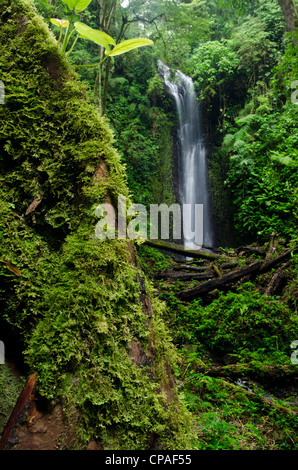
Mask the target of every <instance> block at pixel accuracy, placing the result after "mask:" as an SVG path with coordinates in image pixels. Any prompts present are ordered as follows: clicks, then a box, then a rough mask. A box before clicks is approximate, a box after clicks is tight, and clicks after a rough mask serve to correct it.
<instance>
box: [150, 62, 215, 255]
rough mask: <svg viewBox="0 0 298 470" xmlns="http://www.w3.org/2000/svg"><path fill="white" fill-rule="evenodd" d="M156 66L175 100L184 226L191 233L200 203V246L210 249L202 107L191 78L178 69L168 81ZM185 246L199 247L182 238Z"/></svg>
mask: <svg viewBox="0 0 298 470" xmlns="http://www.w3.org/2000/svg"><path fill="white" fill-rule="evenodd" d="M158 65H159V72H160V73H161V75H162V76H163V79H164V82H165V84H166V86H167V89H168V91H169V93H170V94H171V95H172V96H173V98H174V99H175V102H176V107H177V113H178V116H179V132H178V137H179V166H178V168H179V196H180V203H181V204H182V205H184V204H191V208H192V212H191V213H185V211H184V212H183V217H184V224H185V225H186V226H187V227H189V229H191V230H194V211H195V204H203V245H208V246H212V230H211V217H210V208H209V197H208V184H207V183H208V179H207V178H208V175H207V166H206V147H205V143H204V134H203V126H202V112H201V106H200V104H198V102H197V98H196V94H195V91H194V84H193V81H192V79H191V78H190V77H187V76H186V75H184V74H183V73H182V72H180V71H179V70H177V71H175V76H174V78H171V76H172V75H173V74H172V73H171V70H170V68H169V67H167V66H166V65H165V64H163V63H162V62H161V61H159V64H158ZM185 219H189V220H185ZM184 245H185V246H187V247H189V248H192V249H198V248H199V247H198V246H197V243H195V241H194V238H193V239H191V240H187V239H186V238H185V237H184Z"/></svg>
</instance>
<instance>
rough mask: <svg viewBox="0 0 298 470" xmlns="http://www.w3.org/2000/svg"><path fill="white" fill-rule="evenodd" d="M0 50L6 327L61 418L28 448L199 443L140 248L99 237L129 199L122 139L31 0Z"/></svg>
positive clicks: (8, 21)
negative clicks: (102, 211) (105, 206)
mask: <svg viewBox="0 0 298 470" xmlns="http://www.w3.org/2000/svg"><path fill="white" fill-rule="evenodd" d="M0 48H1V54H0V70H1V76H0V80H2V82H3V83H4V86H5V103H4V104H1V105H0V127H1V134H0V152H1V153H0V159H1V169H0V242H1V264H0V281H1V288H0V308H1V316H0V331H1V330H2V331H4V329H5V331H9V332H10V334H12V333H13V334H14V338H16V340H17V341H18V342H19V343H20V344H21V349H22V351H23V356H24V360H25V363H26V364H27V365H28V374H29V373H34V374H36V392H37V398H38V400H37V407H35V411H34V416H35V418H36V417H38V416H44V415H46V416H49V417H50V418H51V416H54V418H53V419H54V421H55V419H56V418H57V416H59V420H60V419H61V422H60V421H59V425H58V426H56V428H55V429H56V431H55V432H56V434H55V436H54V438H53V439H52V437H53V435H52V434H51V439H52V440H51V439H47V437H49V434H50V433H51V432H52V431H51V430H50V429H47V428H43V430H42V431H40V432H39V431H36V432H37V433H39V434H38V445H37V444H36V443H35V441H34V439H33V436H34V435H35V434H34V432H33V433H31V435H32V439H31V438H30V433H29V434H28V433H27V434H26V426H29V425H30V424H31V425H32V423H33V421H32V419H33V417H32V416H31V418H30V417H29V418H30V419H31V421H30V420H29V422H28V421H27V425H25V426H24V425H23V426H22V428H21V431H20V432H19V433H18V437H19V439H20V440H21V442H19V443H18V444H17V443H15V446H18V445H19V448H28V449H30V448H33V449H34V448H55V447H56V446H57V445H58V446H60V448H85V447H86V446H87V445H88V442H90V441H91V440H92V442H97V446H99V448H104V449H117V448H122V449H147V448H149V447H150V446H155V447H159V448H164V449H167V448H168V449H184V448H188V447H189V445H190V444H189V439H190V432H189V429H190V423H189V417H188V414H187V413H186V412H185V410H184V408H183V405H182V404H181V402H180V399H179V397H178V394H177V391H176V388H175V383H174V379H173V377H172V370H173V369H174V368H175V366H176V360H177V358H176V353H175V351H174V350H173V348H172V346H171V342H170V338H169V335H168V332H167V330H166V328H165V326H164V324H163V321H162V315H163V313H164V312H163V306H162V305H160V304H159V303H157V302H156V301H155V300H151V299H150V295H149V294H148V286H147V281H146V280H145V279H144V276H143V274H142V273H141V272H140V271H139V269H138V266H137V262H136V260H135V255H134V250H133V247H132V245H129V244H127V243H126V241H121V240H105V241H99V240H97V239H96V238H95V236H94V233H95V225H96V223H97V219H96V217H95V208H96V207H97V205H98V204H100V203H102V202H104V201H110V202H112V203H114V204H115V206H116V201H117V197H118V195H119V194H122V195H125V196H127V194H128V191H127V187H126V181H125V172H124V170H123V167H122V165H121V162H120V159H119V156H118V154H117V152H116V151H115V150H114V148H113V136H112V133H111V131H110V129H109V127H108V125H107V123H106V122H105V120H104V119H103V118H101V117H99V115H98V113H97V110H96V108H95V107H94V106H93V105H92V104H91V103H89V102H88V94H87V90H86V89H85V87H84V85H82V84H81V83H80V82H79V81H78V79H77V77H76V75H75V73H74V71H73V69H72V67H71V65H70V64H69V63H68V61H67V60H66V59H65V58H64V57H63V56H62V54H61V53H60V51H59V49H58V47H57V44H56V40H55V38H54V37H53V35H52V34H51V32H50V31H49V30H48V27H47V26H46V25H45V24H44V23H43V21H42V19H41V18H40V17H39V16H38V15H37V13H36V11H35V9H34V7H33V4H32V2H31V1H29V0H2V1H1V5H0ZM149 290H150V288H149ZM9 337H10V338H11V337H12V336H9ZM7 338H8V337H7ZM1 339H3V340H4V341H5V338H1ZM7 346H8V345H7ZM9 347H10V349H13V345H12V344H10V345H9ZM40 403H42V404H43V409H41V408H40ZM45 404H46V405H45ZM45 410H46V411H45ZM52 410H55V411H54V413H52ZM57 410H58V411H57ZM65 411H66V412H68V413H67V414H68V420H69V421H68V422H67V421H66V422H65V421H64V415H65ZM31 412H32V410H31ZM45 413H46V414H45ZM72 417H73V419H72ZM57 419H58V418H57ZM61 423H64V425H65V423H66V428H65V427H64V425H63V426H62V424H61ZM72 427H73V428H72ZM24 433H25V434H26V435H25V434H24ZM69 435H71V439H69ZM28 436H29V437H28ZM35 436H36V435H35ZM63 436H64V437H63ZM22 439H23V441H24V444H23V446H22ZM57 439H58V441H59V443H58V444H57V442H58V441H57ZM90 448H92V445H91V447H90Z"/></svg>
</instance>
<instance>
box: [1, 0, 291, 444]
mask: <svg viewBox="0 0 298 470" xmlns="http://www.w3.org/2000/svg"><path fill="white" fill-rule="evenodd" d="M283 3H284V2H282V1H277V0H265V1H259V0H245V1H242V0H241V1H234V2H232V1H230V0H210V1H208V2H201V1H199V0H192V1H180V0H175V1H173V0H169V1H168V0H163V1H162V0H152V1H151V0H150V2H143V1H140V0H130V2H129V4H128V5H126V6H123V5H121V3H120V2H117V1H113V0H98V1H94V0H93V1H92V0H91V1H90V0H61V1H60V0H52V1H51V2H49V1H47V0H35V1H34V4H35V6H34V5H33V0H12V1H11V0H2V3H1V6H0V45H1V51H2V54H1V57H0V70H1V76H0V79H1V81H3V83H4V84H5V104H3V105H2V104H1V105H0V125H1V130H2V132H1V135H0V149H1V152H0V162H1V170H0V243H1V256H0V281H1V282H0V308H1V317H0V327H2V326H5V329H6V330H9V331H10V332H12V333H13V334H14V335H15V336H16V337H17V338H18V340H19V342H20V343H21V347H22V350H23V355H24V361H25V363H26V365H27V366H28V370H29V371H30V372H36V374H37V392H38V394H39V396H40V397H42V398H43V399H45V400H46V401H47V402H48V403H50V404H51V405H52V406H54V405H55V404H57V403H62V406H63V409H64V410H66V412H68V413H69V412H70V410H75V412H76V415H77V416H78V418H79V419H78V424H77V425H76V436H75V443H74V445H73V447H74V448H76V449H82V448H85V447H86V445H87V444H88V442H90V440H95V441H99V442H100V444H101V445H102V446H103V448H104V449H107V450H109V449H115V450H116V449H125V450H142V449H148V448H149V447H150V445H152V442H151V441H152V438H154V439H155V442H154V445H155V446H157V447H158V448H161V449H176V450H178V449H198V450H222V449H223V450H228V449H233V450H238V449H241V450H247V449H249V450H253V449H269V450H294V449H295V450H297V444H296V439H295V436H296V435H297V412H298V409H297V390H295V388H294V384H295V380H294V378H295V374H296V370H297V366H296V365H293V364H291V360H290V356H291V352H292V351H291V343H292V342H293V341H295V340H298V324H297V321H298V320H297V295H298V283H297V274H298V267H297V254H296V253H292V256H291V257H290V259H287V260H286V261H285V262H282V263H281V264H280V265H278V268H277V270H276V272H275V271H274V270H273V269H272V270H270V271H269V272H267V273H265V274H256V275H254V276H248V277H247V278H244V279H241V280H239V281H237V282H233V283H231V284H229V285H228V286H224V288H223V289H218V290H217V289H215V290H213V291H212V292H210V293H208V295H206V296H202V297H201V298H197V299H196V300H193V301H191V302H182V301H179V300H178V298H177V293H178V292H179V291H181V290H183V289H186V288H191V287H194V286H197V285H198V284H199V283H200V280H198V279H194V280H188V281H182V280H181V279H180V280H179V279H174V280H172V279H169V278H164V279H160V278H158V274H160V273H163V272H165V271H171V270H175V269H176V271H178V269H177V266H178V265H179V263H180V264H182V260H181V259H176V258H175V256H172V255H169V254H168V255H163V254H162V253H160V252H158V251H157V250H156V249H153V248H149V247H148V246H146V245H144V244H140V245H139V246H136V247H134V246H133V245H132V244H130V243H127V242H126V241H123V240H117V239H116V240H104V241H99V240H97V239H96V238H95V226H96V223H97V221H98V219H97V218H96V216H95V210H96V207H97V206H98V204H101V203H104V202H108V203H111V204H113V205H114V206H115V207H116V206H117V199H118V196H119V195H124V196H125V197H126V198H127V200H128V204H129V205H130V204H131V203H132V202H134V203H141V204H144V205H145V206H146V207H149V205H150V204H156V203H158V204H160V203H165V204H167V205H171V204H172V203H174V202H177V199H178V189H177V155H176V154H177V150H176V149H177V116H176V111H175V106H174V103H173V102H172V100H171V99H170V98H169V96H167V94H166V92H165V88H164V84H163V82H162V79H161V77H160V76H159V74H158V60H162V61H163V62H164V63H166V64H167V65H169V66H170V67H172V68H178V69H180V70H181V71H182V72H183V73H186V74H188V75H190V76H191V77H192V78H193V80H194V83H195V88H196V91H197V95H198V99H199V100H200V101H202V103H203V107H204V128H205V131H206V138H207V144H208V145H209V150H210V156H209V157H208V168H209V176H210V193H211V200H212V207H213V214H214V217H215V219H216V226H217V232H218V240H219V244H220V245H221V246H222V248H221V250H219V253H223V254H225V256H230V258H231V262H232V264H233V262H235V264H236V265H237V267H241V266H244V265H245V263H247V261H248V262H254V261H260V260H263V261H265V260H266V257H267V258H268V257H269V258H270V259H273V258H274V257H276V256H278V255H280V254H281V253H283V252H284V250H286V249H288V248H289V247H294V246H296V245H297V215H298V214H297V202H298V201H297V197H298V193H297V183H298V179H297V164H298V163H297V162H298V154H297V143H298V132H297V117H298V116H297V113H298V107H297V104H296V102H295V99H293V96H294V98H295V97H296V92H295V86H296V85H293V83H295V82H296V81H297V80H298V60H297V59H298V58H297V31H288V32H287V29H290V28H289V25H291V24H292V23H291V18H289V17H288V16H286V15H285V16H284V15H283V10H282V9H281V6H282V5H283ZM37 11H38V12H39V14H40V15H41V16H39V15H38V14H37ZM58 18H63V20H59V19H58ZM292 20H293V21H294V22H295V21H297V18H295V15H294V17H293V18H292ZM73 25H74V26H73ZM57 27H58V28H57ZM76 31H77V32H78V35H77V37H76V38H75V37H74V36H75V32H76ZM143 37H144V38H146V39H145V40H144V41H145V42H142V41H143V40H142V39H141V38H143ZM114 38H115V39H114ZM132 38H135V39H132ZM78 39H84V40H83V41H81V40H78ZM86 39H87V40H86ZM136 41H137V42H136ZM148 44H153V47H150V48H149V47H148V48H147V47H140V46H141V45H148ZM111 46H112V47H111ZM128 50H130V51H131V52H130V54H122V53H123V52H126V51H128ZM70 52H71V54H70ZM116 55H117V56H118V55H119V57H117V60H115V61H114V58H113V56H116ZM89 66H90V67H89ZM291 96H292V99H291ZM272 233H274V234H275V237H276V238H275V239H274V240H276V246H273V249H272V250H270V243H269V239H270V236H272ZM252 242H253V243H254V244H253V248H252V251H251V252H247V251H245V250H242V251H241V250H240V249H239V251H234V250H233V249H232V248H230V247H229V246H228V245H229V244H230V245H231V246H233V247H234V248H235V246H236V245H238V246H239V245H244V244H246V243H252ZM271 248H272V247H271ZM248 253H249V254H248ZM251 253H253V254H251ZM135 254H136V262H135V260H134V255H135ZM184 262H186V261H185V260H184ZM188 262H189V264H188V265H186V267H185V265H184V268H183V269H184V270H185V271H187V273H189V271H190V272H191V270H190V269H189V267H191V268H194V270H193V271H192V272H195V271H196V269H197V271H196V272H199V270H200V267H201V268H203V269H202V272H204V273H205V274H206V272H205V271H207V272H208V273H209V274H210V272H211V271H212V276H211V277H210V278H211V279H213V278H215V277H216V276H220V275H222V272H221V268H222V264H223V263H224V262H222V263H221V260H219V261H218V262H217V261H214V262H212V263H210V262H209V264H208V266H203V265H200V263H199V262H198V263H197V264H195V263H194V262H193V263H191V262H190V261H189V260H188ZM225 262H226V263H227V260H225ZM206 263H207V261H206ZM178 267H179V266H178ZM205 268H206V270H205V271H204V269H205ZM235 269H237V268H235ZM171 272H172V271H171ZM184 274H185V273H184ZM273 281H274V282H275V281H278V282H277V287H276V286H275V284H274V282H273ZM272 286H273V287H274V288H275V287H276V288H275V289H273V291H274V292H273V294H272V293H270V289H268V287H272ZM151 305H152V309H151ZM1 339H2V338H1ZM173 377H175V379H174V378H173ZM239 380H240V381H239ZM24 381H25V377H22V379H21V382H20V383H19V382H18V381H17V380H16V379H15V378H13V376H12V375H11V373H10V371H9V369H8V367H7V366H4V367H2V366H0V387H1V391H2V390H3V391H4V394H3V396H2V395H1V399H0V433H1V432H3V429H4V426H5V423H6V422H7V419H8V417H9V414H10V412H11V410H12V408H13V406H14V404H15V402H16V399H17V396H18V394H19V392H20V387H21V385H23V383H24ZM61 447H62V448H63V442H62V443H61Z"/></svg>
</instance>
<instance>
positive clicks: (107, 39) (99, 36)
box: [74, 21, 115, 51]
mask: <svg viewBox="0 0 298 470" xmlns="http://www.w3.org/2000/svg"><path fill="white" fill-rule="evenodd" d="M74 25H75V28H76V30H77V31H78V33H79V34H80V35H82V36H84V37H85V38H87V39H90V41H93V42H95V43H96V44H99V45H100V46H103V47H104V48H105V49H107V50H108V51H109V50H110V46H109V44H113V45H114V44H115V41H114V39H113V38H111V36H109V35H108V34H106V33H103V32H102V31H97V30H96V29H93V28H90V26H87V25H86V24H84V23H80V22H79V21H78V22H76V23H75V24H74Z"/></svg>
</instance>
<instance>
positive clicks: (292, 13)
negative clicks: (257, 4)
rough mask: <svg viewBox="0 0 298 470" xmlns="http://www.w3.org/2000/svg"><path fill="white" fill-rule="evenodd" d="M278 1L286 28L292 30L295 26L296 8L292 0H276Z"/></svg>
mask: <svg viewBox="0 0 298 470" xmlns="http://www.w3.org/2000/svg"><path fill="white" fill-rule="evenodd" d="M278 3H279V5H280V8H281V10H282V13H283V15H284V19H285V22H286V26H287V30H288V31H293V30H294V28H295V20H296V18H297V10H296V8H295V5H294V2H293V0H278Z"/></svg>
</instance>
